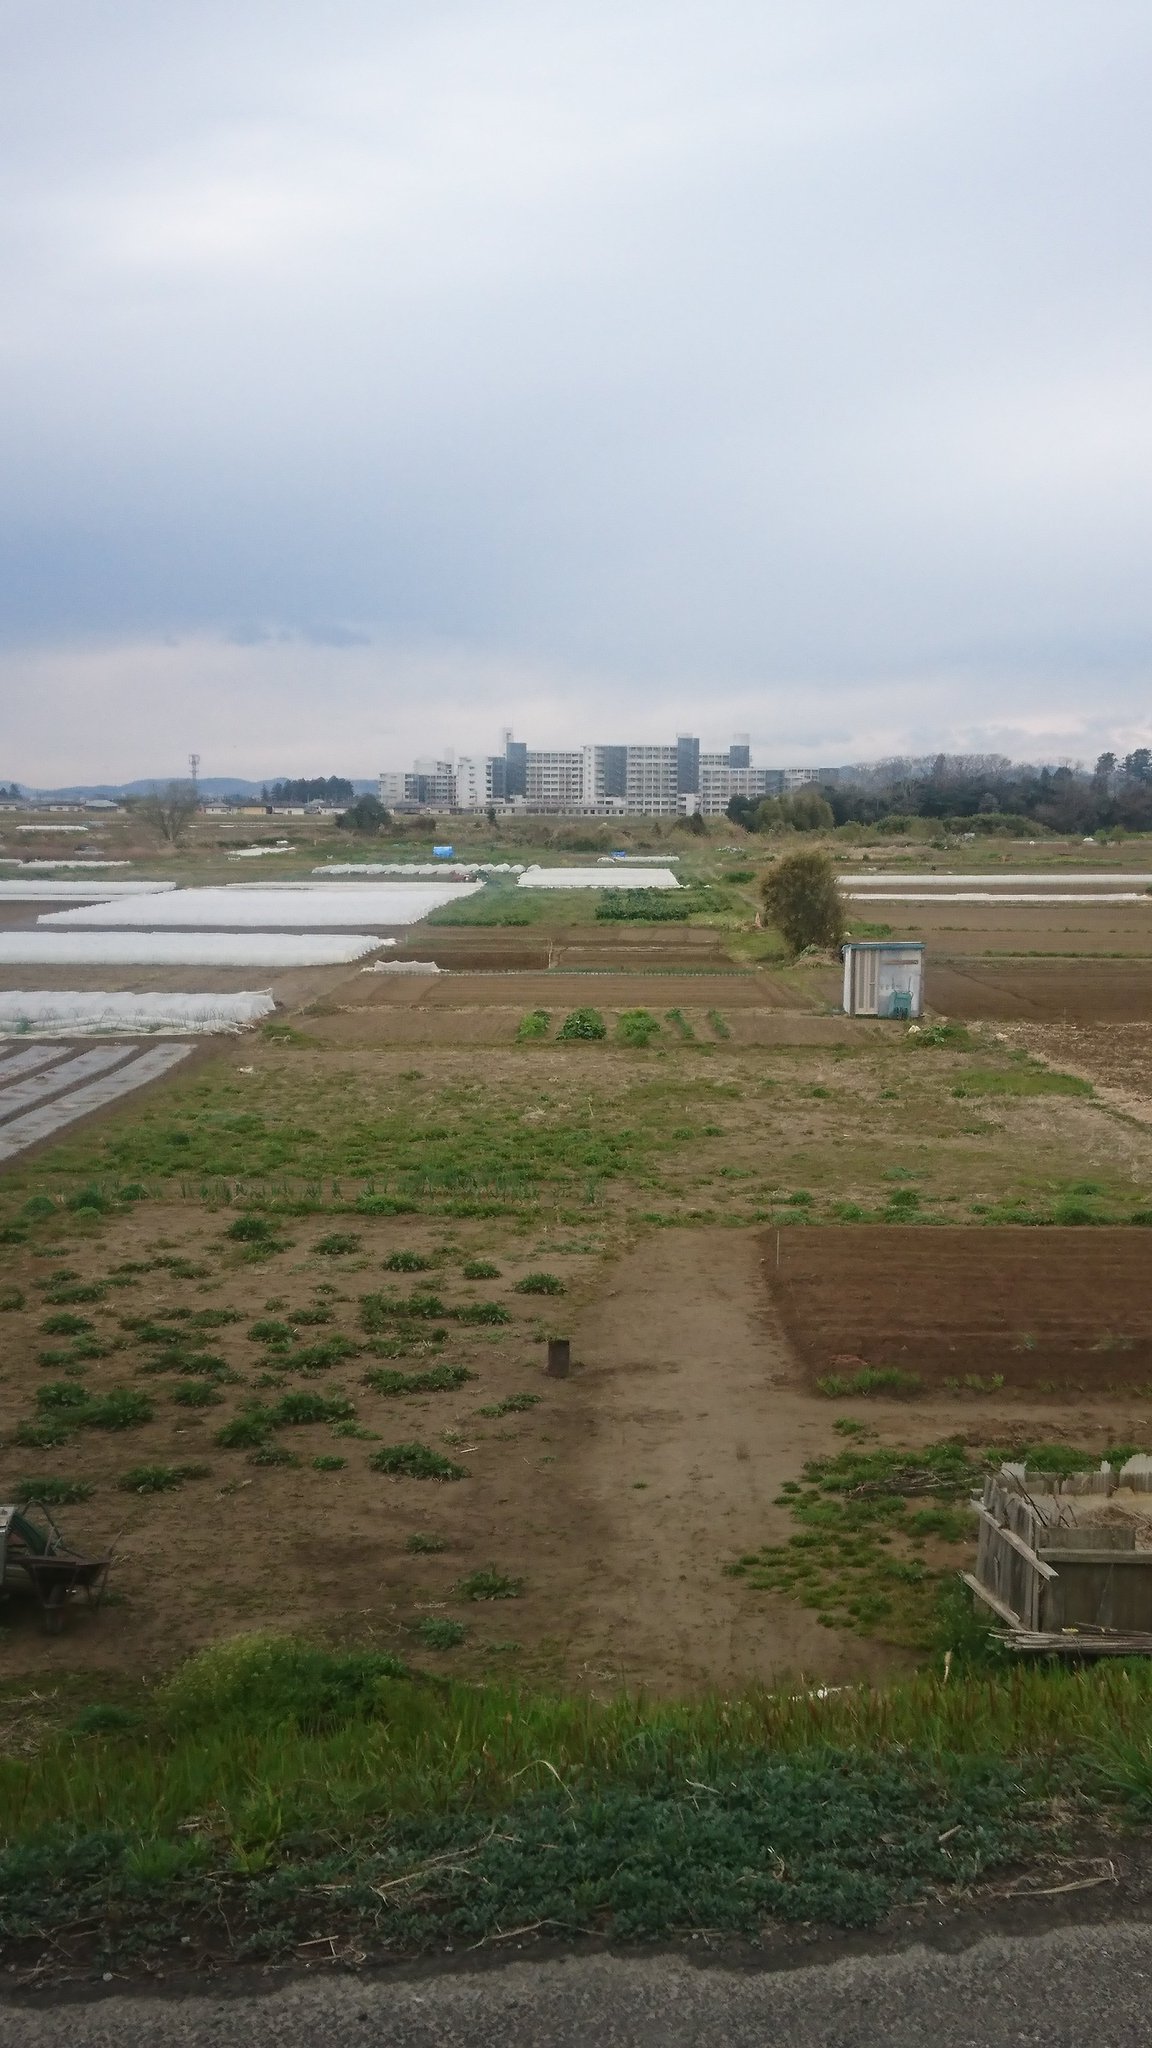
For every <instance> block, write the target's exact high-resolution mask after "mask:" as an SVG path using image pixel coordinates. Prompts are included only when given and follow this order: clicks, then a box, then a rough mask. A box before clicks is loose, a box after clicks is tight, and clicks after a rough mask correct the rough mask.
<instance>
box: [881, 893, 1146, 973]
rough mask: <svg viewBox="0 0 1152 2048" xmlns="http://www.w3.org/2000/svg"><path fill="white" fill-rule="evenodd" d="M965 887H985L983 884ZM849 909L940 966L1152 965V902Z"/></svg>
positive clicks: (946, 905) (944, 905) (882, 904)
mask: <svg viewBox="0 0 1152 2048" xmlns="http://www.w3.org/2000/svg"><path fill="white" fill-rule="evenodd" d="M965 882H966V883H967V882H970V883H971V884H972V885H973V886H974V887H976V888H979V886H980V883H979V878H978V877H975V876H968V877H965ZM909 893H910V894H911V893H914V892H912V891H910V892H909ZM1088 893H1091V892H1088ZM849 908H850V910H851V912H852V914H853V916H855V917H860V918H869V919H875V920H876V921H877V922H883V923H885V924H890V925H891V926H892V928H893V930H894V931H895V932H897V933H898V934H899V935H900V937H901V938H909V939H923V940H924V942H925V944H926V945H927V946H928V948H929V950H930V952H931V953H932V955H933V956H934V957H935V958H939V959H950V958H952V957H953V955H957V954H959V955H963V954H969V953H971V954H993V955H994V954H998V953H1000V954H1008V955H1016V956H1017V957H1020V956H1024V955H1027V954H1029V953H1035V954H1040V955H1043V954H1050V955H1064V956H1066V957H1068V956H1075V957H1077V958H1085V957H1086V958H1091V957H1093V956H1100V955H1107V954H1125V955H1130V956H1132V957H1134V958H1142V959H1149V958H1152V897H1149V898H1148V900H1147V902H1146V903H1116V904H1112V903H1084V904H1077V903H1052V904H1044V903H1041V904H1031V903H1020V904H1007V903H1005V904H997V903H972V904H965V903H940V904H937V905H933V904H930V903H929V904H923V903H919V904H911V903H910V904H908V906H907V907H906V908H905V907H903V906H902V905H901V904H900V903H893V902H889V903H859V902H855V903H850V905H849ZM1053 964H1054V965H1055V964H1057V963H1056V961H1054V962H1053Z"/></svg>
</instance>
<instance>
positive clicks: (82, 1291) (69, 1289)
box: [44, 1280, 108, 1308]
mask: <svg viewBox="0 0 1152 2048" xmlns="http://www.w3.org/2000/svg"><path fill="white" fill-rule="evenodd" d="M107 1292H108V1289H107V1287H106V1286H105V1284H104V1282H103V1281H102V1280H65V1281H63V1282H57V1283H55V1284H53V1283H52V1282H51V1281H49V1284H48V1287H47V1289H46V1291H45V1295H44V1299H45V1301H50V1302H52V1303H53V1304H54V1305H55V1306H56V1307H57V1308H66V1307H68V1306H69V1305H70V1304H71V1303H72V1302H74V1301H103V1300H104V1298H105V1296H106V1295H107Z"/></svg>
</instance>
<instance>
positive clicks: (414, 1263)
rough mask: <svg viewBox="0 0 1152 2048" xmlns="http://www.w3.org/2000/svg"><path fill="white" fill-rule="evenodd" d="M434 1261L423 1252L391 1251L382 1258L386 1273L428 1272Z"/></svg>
mask: <svg viewBox="0 0 1152 2048" xmlns="http://www.w3.org/2000/svg"><path fill="white" fill-rule="evenodd" d="M435 1263H436V1261H435V1260H434V1259H429V1258H426V1257H425V1255H424V1253H423V1252H392V1253H390V1254H389V1256H388V1258H386V1259H385V1260H384V1271H385V1272H386V1273H430V1272H431V1271H432V1268H433V1266H434V1265H435Z"/></svg>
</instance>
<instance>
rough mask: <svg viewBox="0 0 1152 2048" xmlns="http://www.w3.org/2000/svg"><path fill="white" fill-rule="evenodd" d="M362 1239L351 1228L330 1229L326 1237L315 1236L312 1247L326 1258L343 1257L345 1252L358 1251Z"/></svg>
mask: <svg viewBox="0 0 1152 2048" xmlns="http://www.w3.org/2000/svg"><path fill="white" fill-rule="evenodd" d="M363 1242H364V1240H363V1238H361V1237H357V1235H356V1233H355V1231H352V1230H332V1231H329V1233H328V1236H327V1237H320V1238H317V1240H316V1243H315V1244H314V1245H313V1247H312V1249H313V1251H314V1252H321V1253H322V1254H323V1256H324V1257H325V1258H326V1259H340V1258H343V1257H344V1255H345V1254H346V1253H347V1252H358V1251H359V1249H360V1246H361V1245H362V1244H363Z"/></svg>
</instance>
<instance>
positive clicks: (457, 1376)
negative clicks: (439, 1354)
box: [363, 1365, 477, 1394]
mask: <svg viewBox="0 0 1152 2048" xmlns="http://www.w3.org/2000/svg"><path fill="white" fill-rule="evenodd" d="M363 1377H364V1385H365V1386H366V1387H369V1388H371V1390H372V1392H373V1393H374V1394H452V1393H455V1391H456V1389H457V1387H462V1386H464V1385H465V1383H466V1382H467V1381H468V1380H474V1379H475V1378H476V1377H477V1375H476V1374H475V1373H474V1372H470V1371H469V1369H468V1367H467V1366H466V1365H433V1366H429V1368H428V1370H427V1372H393V1371H390V1370H389V1369H388V1368H386V1367H379V1368H377V1369H376V1370H374V1371H372V1372H366V1373H365V1374H364V1376H363Z"/></svg>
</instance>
